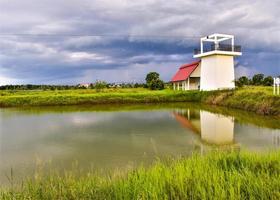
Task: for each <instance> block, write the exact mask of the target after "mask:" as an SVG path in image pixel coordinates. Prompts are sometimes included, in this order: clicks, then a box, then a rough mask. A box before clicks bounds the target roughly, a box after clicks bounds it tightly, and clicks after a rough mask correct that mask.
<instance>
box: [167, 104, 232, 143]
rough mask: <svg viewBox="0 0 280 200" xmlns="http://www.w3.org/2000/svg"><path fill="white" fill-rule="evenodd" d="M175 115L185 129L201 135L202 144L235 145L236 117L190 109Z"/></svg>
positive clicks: (176, 112)
mask: <svg viewBox="0 0 280 200" xmlns="http://www.w3.org/2000/svg"><path fill="white" fill-rule="evenodd" d="M173 115H174V117H175V119H176V120H177V121H178V122H179V123H180V124H181V125H182V126H183V127H185V128H187V129H189V130H191V131H192V132H193V133H196V134H199V135H200V138H201V143H202V144H209V145H211V144H213V145H231V144H234V117H228V116H224V115H221V114H215V113H210V112H208V111H204V110H190V109H182V110H179V109H178V110H175V111H174V112H173Z"/></svg>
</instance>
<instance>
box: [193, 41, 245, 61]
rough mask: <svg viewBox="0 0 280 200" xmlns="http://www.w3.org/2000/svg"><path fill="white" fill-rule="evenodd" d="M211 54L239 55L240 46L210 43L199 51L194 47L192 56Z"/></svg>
mask: <svg viewBox="0 0 280 200" xmlns="http://www.w3.org/2000/svg"><path fill="white" fill-rule="evenodd" d="M213 54H220V55H232V56H240V55H242V53H241V46H240V45H230V44H216V45H215V44H212V45H211V46H210V47H208V48H204V49H203V52H202V53H201V50H200V49H194V58H199V57H204V56H208V55H213Z"/></svg>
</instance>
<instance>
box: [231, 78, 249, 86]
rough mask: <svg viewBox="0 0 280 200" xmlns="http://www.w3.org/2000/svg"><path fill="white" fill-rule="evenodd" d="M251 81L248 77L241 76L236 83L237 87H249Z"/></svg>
mask: <svg viewBox="0 0 280 200" xmlns="http://www.w3.org/2000/svg"><path fill="white" fill-rule="evenodd" d="M249 82H250V80H249V79H248V78H247V77H246V76H241V77H240V78H239V79H238V80H237V81H235V84H236V86H238V87H242V86H244V85H249Z"/></svg>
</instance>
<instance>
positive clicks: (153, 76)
mask: <svg viewBox="0 0 280 200" xmlns="http://www.w3.org/2000/svg"><path fill="white" fill-rule="evenodd" d="M158 79H159V73H157V72H150V73H148V74H147V76H146V79H145V80H146V83H147V85H149V84H151V82H152V81H154V80H158Z"/></svg>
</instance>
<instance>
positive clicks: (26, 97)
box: [0, 87, 280, 116]
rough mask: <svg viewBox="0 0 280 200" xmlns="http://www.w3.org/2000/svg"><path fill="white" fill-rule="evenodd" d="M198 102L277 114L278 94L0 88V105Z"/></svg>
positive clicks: (263, 91) (265, 90) (249, 90)
mask: <svg viewBox="0 0 280 200" xmlns="http://www.w3.org/2000/svg"><path fill="white" fill-rule="evenodd" d="M163 102H201V103H207V104H211V105H220V106H226V107H231V108H238V109H243V110H246V111H252V112H256V113H258V114H263V115H276V116H280V96H276V95H273V93H272V87H244V88H241V89H237V90H234V91H231V90H224V91H211V92H200V91H172V90H169V89H165V90H162V91H151V90H148V89H144V88H137V89H106V90H104V91H102V92H96V91H95V90H90V89H88V90H86V89H85V90H57V91H13V90H10V91H0V107H18V106H20V107H23V106H60V105H95V104H113V103H115V104H131V103H134V104H135V103H163Z"/></svg>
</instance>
